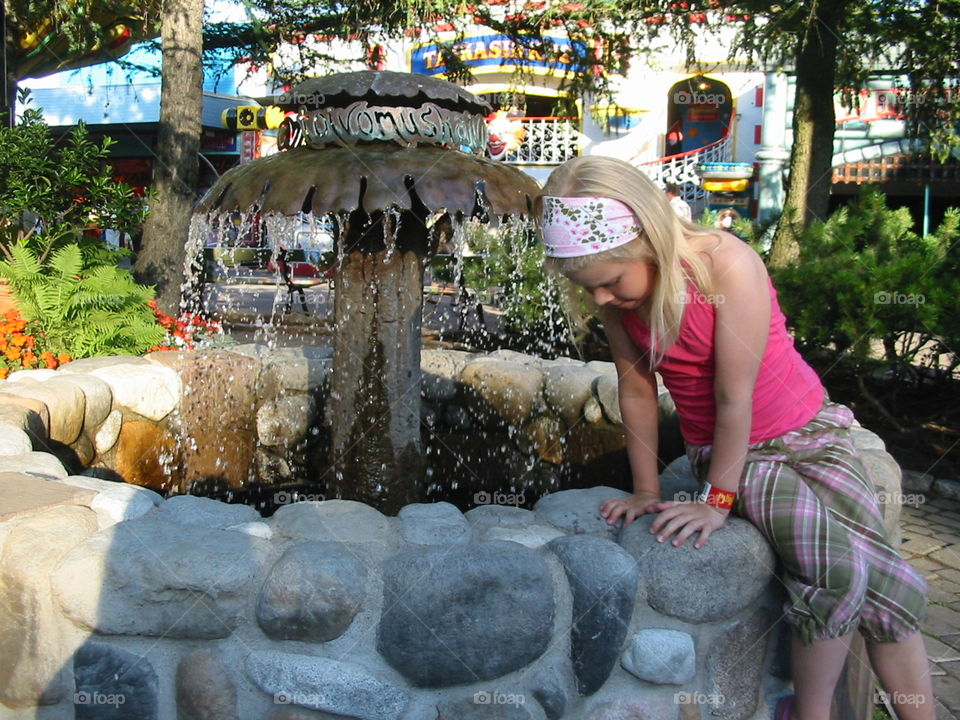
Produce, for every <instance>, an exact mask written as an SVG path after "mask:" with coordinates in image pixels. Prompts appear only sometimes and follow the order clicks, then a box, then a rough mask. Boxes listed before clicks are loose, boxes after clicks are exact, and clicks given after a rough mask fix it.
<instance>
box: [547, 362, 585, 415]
mask: <svg viewBox="0 0 960 720" xmlns="http://www.w3.org/2000/svg"><path fill="white" fill-rule="evenodd" d="M596 377H597V374H596V373H595V372H594V371H593V370H591V369H590V368H588V367H586V366H585V365H568V364H560V365H552V366H548V367H545V368H544V369H543V380H544V384H543V395H544V397H545V398H546V400H547V404H548V405H549V406H550V407H551V408H553V410H554V412H556V413H557V414H558V415H559V416H560V417H562V418H563V419H564V421H565V422H566V423H567V424H568V425H573V424H574V423H576V422H578V421H579V420H580V418H582V417H583V406H584V405H585V404H586V402H587V400H589V399H590V398H591V397H592V396H593V383H594V381H595V380H596Z"/></svg>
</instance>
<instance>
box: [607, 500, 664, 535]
mask: <svg viewBox="0 0 960 720" xmlns="http://www.w3.org/2000/svg"><path fill="white" fill-rule="evenodd" d="M658 504H660V496H659V495H658V494H657V493H652V492H638V493H634V494H633V495H631V496H630V497H628V498H614V499H611V500H604V501H603V502H602V503H601V504H600V515H602V516H603V517H605V518H606V519H607V524H608V525H616V524H617V520H619V519H620V516H621V515H622V516H623V526H624V527H626V526H627V525H629V524H630V523H632V522H633V521H634V520H636V519H637V518H638V517H640V516H641V515H645V514H646V513H650V512H656V510H654V508H655V507H656V506H657V505H658Z"/></svg>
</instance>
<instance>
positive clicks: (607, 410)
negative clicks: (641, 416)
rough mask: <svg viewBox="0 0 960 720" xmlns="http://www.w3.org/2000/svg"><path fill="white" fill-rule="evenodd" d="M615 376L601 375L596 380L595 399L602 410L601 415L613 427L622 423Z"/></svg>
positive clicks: (618, 391)
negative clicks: (604, 416) (605, 417)
mask: <svg viewBox="0 0 960 720" xmlns="http://www.w3.org/2000/svg"><path fill="white" fill-rule="evenodd" d="M618 382H619V381H618V380H617V376H616V375H601V376H600V377H598V378H597V387H596V391H597V399H598V400H599V401H600V407H602V408H603V414H604V415H606V416H607V419H608V420H609V421H610V422H612V423H613V424H614V425H620V424H621V423H622V422H623V416H621V415H620V390H619V387H618Z"/></svg>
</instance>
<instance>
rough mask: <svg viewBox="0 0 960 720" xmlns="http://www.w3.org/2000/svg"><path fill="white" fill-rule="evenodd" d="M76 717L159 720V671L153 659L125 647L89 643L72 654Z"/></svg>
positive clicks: (108, 719)
mask: <svg viewBox="0 0 960 720" xmlns="http://www.w3.org/2000/svg"><path fill="white" fill-rule="evenodd" d="M73 678H74V683H75V687H76V691H75V693H74V696H73V707H74V713H75V718H76V720H121V719H122V718H137V720H156V719H157V718H158V717H159V715H158V712H157V706H158V698H159V682H158V680H157V673H156V672H155V671H154V669H153V666H152V665H151V664H150V661H149V660H147V659H146V658H145V657H142V656H139V655H135V654H133V653H131V652H127V651H126V650H120V649H119V648H115V647H111V646H109V645H104V644H102V643H93V642H88V643H86V644H85V645H82V646H81V647H80V649H79V650H77V652H76V654H75V655H74V657H73Z"/></svg>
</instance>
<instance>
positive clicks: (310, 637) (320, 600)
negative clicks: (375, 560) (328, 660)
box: [257, 542, 367, 642]
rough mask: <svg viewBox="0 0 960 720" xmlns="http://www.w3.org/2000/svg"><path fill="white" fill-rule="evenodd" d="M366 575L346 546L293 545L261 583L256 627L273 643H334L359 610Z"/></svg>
mask: <svg viewBox="0 0 960 720" xmlns="http://www.w3.org/2000/svg"><path fill="white" fill-rule="evenodd" d="M366 576H367V571H366V568H365V567H364V565H363V563H361V562H360V561H359V560H358V559H357V558H356V555H355V553H353V552H351V551H350V550H348V549H347V548H346V546H344V545H343V544H342V543H335V542H315V543H314V542H306V543H300V544H298V545H295V546H293V547H291V548H289V549H287V551H286V552H284V554H283V555H282V556H281V558H280V559H279V560H278V561H277V563H276V564H275V565H274V566H273V567H272V568H271V570H270V573H269V574H268V575H267V579H266V580H265V581H264V583H263V588H262V589H261V591H260V596H259V598H258V600H257V622H258V623H259V624H260V628H261V629H262V630H263V632H264V633H266V635H268V636H269V637H271V638H273V639H274V640H302V641H308V642H327V641H328V640H333V639H334V638H337V637H340V636H341V635H342V634H343V633H345V632H346V631H347V628H348V627H350V623H351V622H353V618H354V617H355V616H356V614H357V613H358V612H359V611H360V608H361V606H362V604H363V598H364V595H365V581H366Z"/></svg>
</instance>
